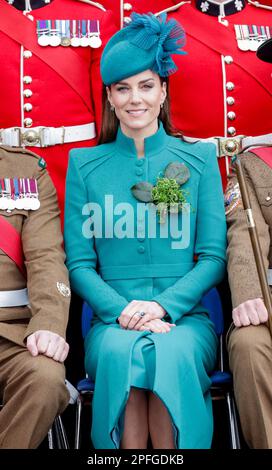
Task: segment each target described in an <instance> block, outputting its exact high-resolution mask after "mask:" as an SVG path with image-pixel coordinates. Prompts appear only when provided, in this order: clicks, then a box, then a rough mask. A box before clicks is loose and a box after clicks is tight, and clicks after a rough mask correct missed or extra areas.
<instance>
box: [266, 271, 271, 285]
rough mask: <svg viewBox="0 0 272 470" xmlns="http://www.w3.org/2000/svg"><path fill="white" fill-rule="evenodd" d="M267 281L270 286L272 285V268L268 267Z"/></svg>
mask: <svg viewBox="0 0 272 470" xmlns="http://www.w3.org/2000/svg"><path fill="white" fill-rule="evenodd" d="M267 282H268V285H269V286H272V269H268V271H267Z"/></svg>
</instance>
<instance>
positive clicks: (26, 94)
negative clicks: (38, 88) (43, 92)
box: [23, 88, 32, 98]
mask: <svg viewBox="0 0 272 470" xmlns="http://www.w3.org/2000/svg"><path fill="white" fill-rule="evenodd" d="M23 95H24V96H25V97H26V98H30V97H31V96H32V91H31V90H29V89H28V88H27V89H26V90H24V92H23Z"/></svg>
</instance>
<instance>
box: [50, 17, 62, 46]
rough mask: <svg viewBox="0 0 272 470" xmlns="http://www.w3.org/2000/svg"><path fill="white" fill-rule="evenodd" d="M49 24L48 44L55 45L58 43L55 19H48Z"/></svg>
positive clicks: (58, 33) (57, 29) (58, 34)
mask: <svg viewBox="0 0 272 470" xmlns="http://www.w3.org/2000/svg"><path fill="white" fill-rule="evenodd" d="M48 24H49V45H50V46H52V47H57V46H59V45H60V37H59V36H60V31H59V28H58V27H57V21H56V20H48Z"/></svg>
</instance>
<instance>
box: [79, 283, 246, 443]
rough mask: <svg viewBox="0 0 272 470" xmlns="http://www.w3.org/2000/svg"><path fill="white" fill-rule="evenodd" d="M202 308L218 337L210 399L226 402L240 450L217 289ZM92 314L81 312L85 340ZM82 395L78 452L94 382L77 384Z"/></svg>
mask: <svg viewBox="0 0 272 470" xmlns="http://www.w3.org/2000/svg"><path fill="white" fill-rule="evenodd" d="M202 304H203V306H204V307H206V308H207V309H208V310H209V313H210V318H211V320H212V321H213V323H214V327H215V331H216V334H217V336H218V338H219V363H218V370H215V371H214V372H213V373H212V374H211V380H212V386H211V395H212V398H213V399H216V400H218V399H223V400H225V401H226V403H227V412H228V422H229V431H230V448H231V449H240V438H239V431H238V422H237V414H236V408H235V401H234V394H233V384H232V375H231V374H230V373H229V372H225V371H224V360H223V359H224V355H223V351H224V348H223V344H224V338H223V333H224V317H223V310H222V304H221V300H220V297H219V294H218V291H217V289H216V288H214V289H211V290H210V291H209V292H208V293H207V294H205V296H204V297H203V299H202ZM92 316H93V312H92V309H91V308H90V307H89V305H88V304H87V303H86V302H85V303H84V304H83V309H82V319H81V327H82V336H83V339H85V337H86V335H87V333H88V331H89V329H90V325H91V320H92ZM77 390H78V392H79V395H78V398H77V406H76V428H75V449H79V448H80V438H81V433H80V431H81V413H82V406H83V403H84V401H85V400H86V399H87V398H88V399H89V400H91V398H92V395H93V392H94V383H93V381H92V380H91V379H90V378H88V377H87V376H86V378H84V379H82V380H80V381H79V382H78V384H77Z"/></svg>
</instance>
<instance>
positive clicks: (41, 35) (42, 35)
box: [37, 20, 50, 47]
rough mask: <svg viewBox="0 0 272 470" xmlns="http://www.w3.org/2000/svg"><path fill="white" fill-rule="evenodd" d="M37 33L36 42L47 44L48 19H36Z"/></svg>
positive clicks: (48, 41) (41, 44)
mask: <svg viewBox="0 0 272 470" xmlns="http://www.w3.org/2000/svg"><path fill="white" fill-rule="evenodd" d="M37 35H38V44H39V45H40V46H43V47H44V46H49V44H50V40H49V28H48V21H46V20H38V21H37Z"/></svg>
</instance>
